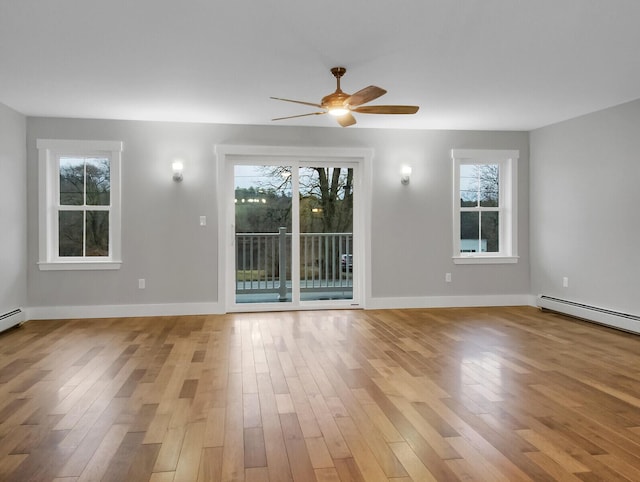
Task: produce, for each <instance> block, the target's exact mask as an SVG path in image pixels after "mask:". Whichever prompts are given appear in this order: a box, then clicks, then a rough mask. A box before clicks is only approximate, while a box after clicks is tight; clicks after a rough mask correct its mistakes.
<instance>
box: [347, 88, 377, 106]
mask: <svg viewBox="0 0 640 482" xmlns="http://www.w3.org/2000/svg"><path fill="white" fill-rule="evenodd" d="M386 93H387V91H386V90H384V89H381V88H380V87H376V86H375V85H370V86H369V87H365V88H364V89H361V90H359V91H358V92H356V93H355V94H353V95H352V96H351V97H349V98H348V99H347V100H345V102H344V103H345V105H346V104H349V105H350V106H353V107H355V106H358V105H362V104H366V103H367V102H371V101H372V100H374V99H377V98H378V97H380V96H382V95H384V94H386Z"/></svg>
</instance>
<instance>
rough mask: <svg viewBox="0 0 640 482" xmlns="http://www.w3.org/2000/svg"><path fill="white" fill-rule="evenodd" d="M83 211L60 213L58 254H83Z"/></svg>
mask: <svg viewBox="0 0 640 482" xmlns="http://www.w3.org/2000/svg"><path fill="white" fill-rule="evenodd" d="M83 217H84V213H83V212H82V211H60V212H59V213H58V256H82V255H83V253H82V244H83V243H82V238H83V233H82V219H83Z"/></svg>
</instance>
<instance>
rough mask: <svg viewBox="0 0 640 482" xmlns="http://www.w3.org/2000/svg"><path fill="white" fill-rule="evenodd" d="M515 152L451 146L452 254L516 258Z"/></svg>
mask: <svg viewBox="0 0 640 482" xmlns="http://www.w3.org/2000/svg"><path fill="white" fill-rule="evenodd" d="M518 156H519V154H518V151H513V150H482V149H454V150H452V151H451V157H452V159H453V167H454V175H453V179H454V199H453V205H454V213H453V215H454V219H453V226H454V228H453V231H454V232H453V239H454V243H453V244H454V246H453V259H454V262H455V263H458V264H463V263H465V264H473V263H515V262H517V219H516V212H517V202H516V199H517V197H516V184H517V174H516V173H517V166H516V162H517V160H518Z"/></svg>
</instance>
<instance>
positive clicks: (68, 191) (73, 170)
mask: <svg viewBox="0 0 640 482" xmlns="http://www.w3.org/2000/svg"><path fill="white" fill-rule="evenodd" d="M83 203H84V158H82V157H80V158H78V157H61V158H60V204H61V205H62V206H79V205H82V204H83Z"/></svg>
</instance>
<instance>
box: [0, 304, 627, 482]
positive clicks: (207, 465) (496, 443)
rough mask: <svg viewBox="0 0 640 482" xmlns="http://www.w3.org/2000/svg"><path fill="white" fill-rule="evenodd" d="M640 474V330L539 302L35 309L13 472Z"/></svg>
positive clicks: (18, 340) (0, 468) (24, 335)
mask: <svg viewBox="0 0 640 482" xmlns="http://www.w3.org/2000/svg"><path fill="white" fill-rule="evenodd" d="M627 479H628V480H636V481H638V480H640V337H638V336H635V335H631V334H626V333H622V332H618V331H614V330H611V329H607V328H604V327H600V326H597V325H593V324H589V323H585V322H581V321H577V320H573V319H570V318H566V317H563V316H560V315H556V314H552V313H543V312H540V311H538V310H537V309H535V308H531V307H513V308H511V307H509V308H474V309H430V310H426V309H425V310H380V311H314V312H286V313H258V314H229V315H224V316H189V317H165V318H129V319H105V320H68V321H31V322H29V323H27V324H25V325H24V326H23V327H21V328H18V329H13V330H10V331H8V332H5V333H4V334H2V335H0V480H3V481H11V480H15V481H20V482H22V481H27V480H58V481H68V482H71V481H84V480H113V481H137V480H144V481H146V480H151V481H157V482H160V481H163V482H164V481H171V480H176V481H189V480H193V481H196V480H199V481H215V480H224V481H235V480H238V481H242V480H246V481H250V480H252V481H281V480H296V481H304V482H306V481H313V480H318V481H351V480H354V481H359V480H364V481H378V480H384V481H387V480H389V481H396V482H401V481H410V480H413V481H428V480H488V481H499V480H505V481H516V480H534V481H543V480H574V481H575V480H606V481H614V480H627Z"/></svg>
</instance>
